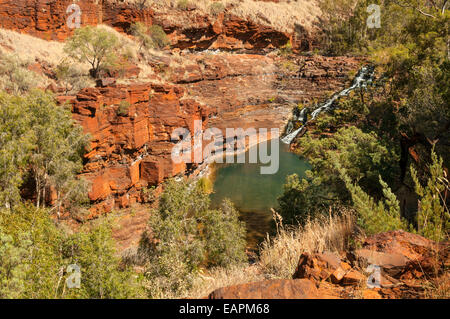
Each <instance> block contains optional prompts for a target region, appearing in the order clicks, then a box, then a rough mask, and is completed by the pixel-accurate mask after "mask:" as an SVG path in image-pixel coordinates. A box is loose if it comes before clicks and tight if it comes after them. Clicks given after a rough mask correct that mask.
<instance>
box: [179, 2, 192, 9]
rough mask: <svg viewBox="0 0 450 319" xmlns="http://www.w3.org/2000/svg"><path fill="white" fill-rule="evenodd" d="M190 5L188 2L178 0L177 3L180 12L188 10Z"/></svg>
mask: <svg viewBox="0 0 450 319" xmlns="http://www.w3.org/2000/svg"><path fill="white" fill-rule="evenodd" d="M189 5H190V3H189V1H188V0H178V2H177V8H178V9H180V10H187V9H188V7H189Z"/></svg>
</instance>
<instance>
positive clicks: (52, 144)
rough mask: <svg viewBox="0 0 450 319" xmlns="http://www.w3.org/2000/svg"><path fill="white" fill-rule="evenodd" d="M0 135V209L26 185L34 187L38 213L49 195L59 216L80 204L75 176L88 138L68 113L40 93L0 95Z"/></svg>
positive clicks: (83, 190) (81, 193) (14, 200)
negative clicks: (53, 197) (51, 193)
mask: <svg viewBox="0 0 450 319" xmlns="http://www.w3.org/2000/svg"><path fill="white" fill-rule="evenodd" d="M0 129H1V132H2V133H1V134H2V135H3V137H4V138H2V139H1V142H0V154H1V156H0V162H1V163H2V164H3V165H2V166H1V168H0V176H2V181H1V182H0V201H1V202H0V205H1V206H3V207H12V206H13V205H14V204H17V202H18V201H19V199H20V188H21V186H22V184H23V182H24V181H25V180H26V179H31V180H32V181H33V184H34V188H35V196H36V205H37V206H38V207H40V206H42V205H45V199H46V197H47V195H48V191H49V190H50V189H54V191H55V195H56V203H55V207H56V208H57V209H58V210H59V209H60V208H61V206H62V205H63V204H64V205H66V206H67V205H70V204H71V203H72V204H73V203H75V202H80V201H81V200H82V198H83V197H84V196H85V194H86V187H85V184H84V182H83V181H82V180H79V179H77V178H76V174H77V173H78V172H80V171H81V169H82V160H81V158H82V154H83V152H84V150H85V147H86V145H87V136H86V135H84V134H83V130H82V128H81V126H79V125H76V124H75V122H74V121H73V120H72V116H71V112H70V110H69V109H67V108H65V107H64V106H58V105H56V103H55V101H54V97H53V96H52V95H51V94H49V93H46V92H43V91H40V90H34V91H31V92H30V93H29V94H27V95H24V96H21V97H18V96H10V95H7V94H1V95H0Z"/></svg>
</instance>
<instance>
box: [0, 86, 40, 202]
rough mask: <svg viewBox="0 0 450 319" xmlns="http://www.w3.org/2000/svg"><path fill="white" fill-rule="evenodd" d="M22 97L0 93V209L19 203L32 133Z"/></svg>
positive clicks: (30, 147)
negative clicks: (0, 207)
mask: <svg viewBox="0 0 450 319" xmlns="http://www.w3.org/2000/svg"><path fill="white" fill-rule="evenodd" d="M29 121H30V119H29V113H28V112H27V107H26V104H25V103H23V98H21V97H16V96H11V95H8V94H6V93H4V92H0V136H1V138H0V206H2V207H6V208H10V207H12V206H13V205H15V204H17V203H18V202H19V200H20V186H21V185H22V183H23V180H24V175H25V172H26V166H27V163H28V160H29V155H30V151H31V149H32V147H33V145H32V142H31V141H32V138H33V132H32V131H30V130H29Z"/></svg>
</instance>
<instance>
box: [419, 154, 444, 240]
mask: <svg viewBox="0 0 450 319" xmlns="http://www.w3.org/2000/svg"><path fill="white" fill-rule="evenodd" d="M431 157H432V163H431V164H430V165H429V172H430V176H429V178H428V180H427V182H426V185H425V186H422V184H421V183H420V181H419V177H418V175H417V171H416V170H415V169H414V168H413V167H412V166H411V176H412V178H413V180H414V184H415V188H416V193H417V195H419V198H420V200H419V211H418V213H417V224H418V232H419V234H420V235H422V236H424V237H427V238H430V239H432V240H434V241H438V242H439V241H443V240H445V239H448V235H449V231H450V214H449V210H448V207H447V206H446V203H445V200H446V198H445V195H444V194H445V192H448V190H449V182H448V179H447V176H446V174H445V171H444V168H443V166H442V158H438V157H437V155H436V153H435V152H434V150H433V151H432V154H431Z"/></svg>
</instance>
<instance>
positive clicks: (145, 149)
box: [64, 84, 208, 217]
mask: <svg viewBox="0 0 450 319" xmlns="http://www.w3.org/2000/svg"><path fill="white" fill-rule="evenodd" d="M184 94H185V90H184V89H183V88H181V87H177V86H172V85H157V84H134V85H117V86H112V87H105V88H88V89H84V90H82V91H81V92H79V93H78V95H77V96H76V97H73V98H70V97H69V98H67V97H65V98H64V100H67V99H69V101H70V103H72V111H73V117H74V119H75V120H77V121H78V122H79V123H80V124H81V125H82V126H83V127H84V129H85V132H86V133H89V134H90V135H91V147H90V149H91V150H90V152H89V153H88V154H86V156H85V160H86V164H85V166H84V173H83V174H82V175H83V176H84V177H85V178H86V179H87V180H89V181H91V182H92V189H91V191H90V193H89V198H90V200H91V201H92V202H93V203H94V204H96V205H94V206H93V208H92V209H91V213H92V214H91V216H90V217H94V216H95V215H97V214H99V213H102V212H108V211H111V210H112V209H113V208H114V207H119V208H123V207H127V206H129V205H130V204H132V203H134V202H137V201H142V200H143V199H142V193H141V190H142V188H144V187H147V186H149V185H157V184H159V183H160V182H162V181H163V179H164V178H167V177H171V176H175V175H177V174H180V173H184V171H185V169H186V164H184V163H180V164H176V163H173V161H172V159H171V152H172V149H173V147H174V143H172V142H171V141H170V140H171V138H170V136H171V134H172V131H173V130H174V129H175V128H178V127H182V128H187V129H189V130H190V131H192V132H193V129H194V121H195V120H199V121H202V123H203V124H204V125H206V124H207V119H208V109H207V107H205V106H202V105H200V104H199V103H198V102H196V101H194V100H192V99H183V95H184Z"/></svg>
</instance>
